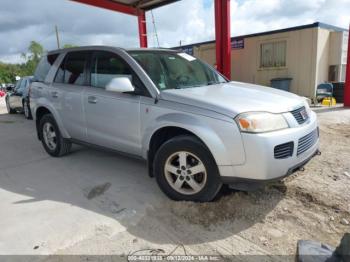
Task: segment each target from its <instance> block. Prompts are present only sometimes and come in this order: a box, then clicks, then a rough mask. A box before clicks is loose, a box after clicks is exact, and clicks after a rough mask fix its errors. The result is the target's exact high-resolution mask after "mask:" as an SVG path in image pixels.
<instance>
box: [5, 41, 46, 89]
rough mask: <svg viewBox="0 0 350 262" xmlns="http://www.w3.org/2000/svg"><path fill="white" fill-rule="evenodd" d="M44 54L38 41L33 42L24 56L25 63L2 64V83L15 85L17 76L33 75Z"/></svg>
mask: <svg viewBox="0 0 350 262" xmlns="http://www.w3.org/2000/svg"><path fill="white" fill-rule="evenodd" d="M43 54H44V48H43V46H42V45H41V44H40V43H38V42H36V41H31V42H30V44H29V46H28V52H27V53H25V54H22V57H23V58H24V60H25V62H24V63H22V64H6V63H1V62H0V83H14V82H15V80H16V79H15V78H16V76H28V75H33V74H34V71H35V69H36V67H37V65H38V63H39V61H40V59H41V57H42V56H43Z"/></svg>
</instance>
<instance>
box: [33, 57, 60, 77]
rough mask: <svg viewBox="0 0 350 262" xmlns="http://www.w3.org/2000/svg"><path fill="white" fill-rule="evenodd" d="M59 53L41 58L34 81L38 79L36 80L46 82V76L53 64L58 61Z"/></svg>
mask: <svg viewBox="0 0 350 262" xmlns="http://www.w3.org/2000/svg"><path fill="white" fill-rule="evenodd" d="M58 55H59V54H51V55H46V56H44V57H43V58H42V59H41V60H40V62H39V64H38V66H37V68H36V70H35V73H34V80H33V81H36V82H44V81H45V78H46V76H47V74H48V73H49V71H50V68H51V66H52V65H53V63H54V62H55V61H56V59H57V57H58Z"/></svg>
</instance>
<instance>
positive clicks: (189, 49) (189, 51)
mask: <svg viewBox="0 0 350 262" xmlns="http://www.w3.org/2000/svg"><path fill="white" fill-rule="evenodd" d="M181 49H182V51H184V52H185V53H187V54H189V55H193V47H192V46H191V47H182V48H181Z"/></svg>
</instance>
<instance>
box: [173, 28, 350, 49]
mask: <svg viewBox="0 0 350 262" xmlns="http://www.w3.org/2000/svg"><path fill="white" fill-rule="evenodd" d="M316 27H319V28H323V29H328V30H331V31H335V32H348V30H347V29H344V28H341V27H337V26H333V25H329V24H325V23H321V22H316V23H313V24H307V25H301V26H295V27H289V28H284V29H278V30H272V31H266V32H261V33H254V34H248V35H240V36H235V37H231V41H232V40H238V39H243V38H249V37H256V36H264V35H272V34H279V33H285V32H292V31H298V30H303V29H309V28H316ZM213 43H215V40H211V41H205V42H200V43H194V44H189V45H182V46H177V47H173V48H188V47H193V46H199V45H205V44H213Z"/></svg>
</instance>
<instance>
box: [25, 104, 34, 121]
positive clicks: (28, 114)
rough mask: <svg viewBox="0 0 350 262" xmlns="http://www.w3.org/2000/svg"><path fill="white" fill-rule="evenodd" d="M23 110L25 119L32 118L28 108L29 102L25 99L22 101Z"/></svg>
mask: <svg viewBox="0 0 350 262" xmlns="http://www.w3.org/2000/svg"><path fill="white" fill-rule="evenodd" d="M23 112H24V117H25V118H26V119H32V113H31V111H30V108H29V104H28V102H27V101H24V102H23Z"/></svg>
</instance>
